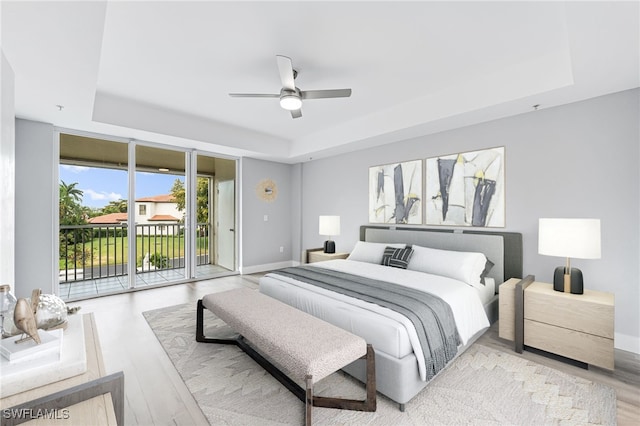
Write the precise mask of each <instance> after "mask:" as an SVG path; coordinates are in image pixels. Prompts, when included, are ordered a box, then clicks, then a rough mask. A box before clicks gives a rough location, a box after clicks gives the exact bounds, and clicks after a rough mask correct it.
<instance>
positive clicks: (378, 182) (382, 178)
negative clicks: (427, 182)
mask: <svg viewBox="0 0 640 426" xmlns="http://www.w3.org/2000/svg"><path fill="white" fill-rule="evenodd" d="M421 200H422V160H413V161H406V162H404V163H393V164H385V165H382V166H374V167H370V168H369V222H370V223H405V224H413V225H420V224H422V204H421Z"/></svg>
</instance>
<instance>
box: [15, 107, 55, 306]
mask: <svg viewBox="0 0 640 426" xmlns="http://www.w3.org/2000/svg"><path fill="white" fill-rule="evenodd" d="M53 135H54V132H53V126H52V125H51V124H45V123H39V122H35V121H28V120H19V119H18V120H16V199H15V209H16V210H15V211H16V225H15V231H16V234H15V239H16V247H15V277H16V278H15V279H16V288H15V295H16V297H31V291H32V290H33V289H36V288H40V289H42V292H43V293H53V291H54V283H55V282H54V279H57V277H58V273H57V271H56V272H54V270H53V268H54V266H57V264H58V262H57V261H54V248H55V244H57V239H56V240H54V233H53V232H52V230H53V229H54V216H53V215H54V214H57V212H55V204H56V198H57V191H58V183H57V182H56V179H55V177H56V176H57V171H56V170H55V167H54V166H55V164H56V161H55V154H54V152H56V150H55V149H54V147H55V144H54V140H53Z"/></svg>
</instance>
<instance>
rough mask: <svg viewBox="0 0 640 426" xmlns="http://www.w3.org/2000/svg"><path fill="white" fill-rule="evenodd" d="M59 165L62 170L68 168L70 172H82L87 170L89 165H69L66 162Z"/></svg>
mask: <svg viewBox="0 0 640 426" xmlns="http://www.w3.org/2000/svg"><path fill="white" fill-rule="evenodd" d="M60 167H62V168H63V169H64V170H68V171H70V172H71V173H82V172H86V171H87V170H89V167H85V166H70V165H68V164H60Z"/></svg>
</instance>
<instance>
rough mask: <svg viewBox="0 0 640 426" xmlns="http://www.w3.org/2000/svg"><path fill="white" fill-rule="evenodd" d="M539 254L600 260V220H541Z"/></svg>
mask: <svg viewBox="0 0 640 426" xmlns="http://www.w3.org/2000/svg"><path fill="white" fill-rule="evenodd" d="M538 253H540V254H544V255H547V256H559V257H567V258H569V257H571V258H574V259H600V219H540V220H539V227H538Z"/></svg>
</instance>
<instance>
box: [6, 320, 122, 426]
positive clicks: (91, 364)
mask: <svg viewBox="0 0 640 426" xmlns="http://www.w3.org/2000/svg"><path fill="white" fill-rule="evenodd" d="M82 321H83V324H84V333H85V346H86V351H87V371H86V372H85V373H83V374H80V375H77V376H73V377H69V378H68V379H64V380H60V381H58V382H54V383H50V384H47V385H44V386H40V387H38V388H35V389H30V390H27V391H24V392H21V393H17V394H15V395H10V396H7V397H5V398H2V399H0V408H1V410H0V419H1V421H2V425H3V426H4V425H7V426H10V425H17V424H21V423H22V424H28V425H41V424H47V425H64V426H69V425H83V426H85V425H116V424H117V425H124V374H123V373H122V372H119V373H115V374H111V375H107V374H106V371H105V368H104V362H103V359H102V350H101V348H100V341H99V340H98V334H97V331H96V324H95V319H94V317H93V314H86V315H83V318H82ZM25 422H27V423H25Z"/></svg>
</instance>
